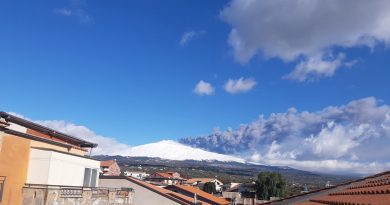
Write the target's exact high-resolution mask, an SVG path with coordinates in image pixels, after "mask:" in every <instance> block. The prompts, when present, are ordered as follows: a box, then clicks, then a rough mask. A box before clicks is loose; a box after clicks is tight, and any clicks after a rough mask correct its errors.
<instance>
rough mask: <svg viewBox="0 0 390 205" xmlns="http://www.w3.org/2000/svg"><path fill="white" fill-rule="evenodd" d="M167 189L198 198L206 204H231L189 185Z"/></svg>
mask: <svg viewBox="0 0 390 205" xmlns="http://www.w3.org/2000/svg"><path fill="white" fill-rule="evenodd" d="M166 189H168V190H170V191H173V192H176V193H179V194H182V195H185V196H187V197H194V196H196V198H197V199H199V200H201V201H204V202H206V203H209V204H212V205H228V204H230V202H229V201H227V200H225V199H224V198H220V197H216V196H214V195H212V194H209V193H207V192H204V191H202V190H200V189H198V188H196V187H193V186H189V185H170V186H167V187H166Z"/></svg>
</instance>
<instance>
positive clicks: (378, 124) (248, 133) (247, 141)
mask: <svg viewBox="0 0 390 205" xmlns="http://www.w3.org/2000/svg"><path fill="white" fill-rule="evenodd" d="M389 122H390V106H389V105H387V104H381V103H380V101H378V100H377V99H375V98H373V97H369V98H363V99H359V100H355V101H351V102H349V103H348V104H346V105H341V106H330V107H326V108H324V109H322V110H319V111H316V112H307V111H303V112H298V111H297V110H296V109H294V108H290V109H288V111H287V112H285V113H272V114H271V115H270V116H269V117H268V118H266V117H264V116H260V117H259V119H257V120H255V121H253V122H251V123H249V124H242V125H240V126H239V127H238V128H237V129H236V130H233V129H227V130H226V131H220V130H215V131H213V133H211V134H209V135H206V136H200V137H188V138H184V139H181V140H180V142H182V143H185V144H189V145H191V146H194V147H200V148H203V149H207V150H210V151H214V152H218V153H224V154H235V155H238V156H243V157H246V158H247V159H248V160H252V161H255V162H258V163H262V164H271V165H284V166H291V167H295V168H300V169H306V170H311V171H320V172H321V171H328V172H334V173H359V174H369V173H375V172H379V171H385V170H389V169H390V161H389V159H388V156H389V155H390V149H388V148H387V146H388V145H389V144H390V130H389V127H390V123H389Z"/></svg>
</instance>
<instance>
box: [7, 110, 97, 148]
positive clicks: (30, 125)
mask: <svg viewBox="0 0 390 205" xmlns="http://www.w3.org/2000/svg"><path fill="white" fill-rule="evenodd" d="M0 117H3V118H4V119H5V120H6V121H7V122H13V123H16V124H19V125H22V126H24V127H27V128H30V129H33V130H37V131H40V132H43V133H44V134H48V135H52V136H54V137H58V138H60V139H62V140H64V141H71V142H74V143H77V144H80V147H90V148H95V147H97V146H98V144H96V143H92V142H88V141H86V140H83V139H80V138H77V137H73V136H70V135H67V134H64V133H62V132H59V131H56V130H53V129H50V128H48V127H45V126H42V125H40V124H37V123H34V122H31V121H29V120H25V119H23V118H20V117H16V116H14V115H11V114H9V113H6V112H3V111H0Z"/></svg>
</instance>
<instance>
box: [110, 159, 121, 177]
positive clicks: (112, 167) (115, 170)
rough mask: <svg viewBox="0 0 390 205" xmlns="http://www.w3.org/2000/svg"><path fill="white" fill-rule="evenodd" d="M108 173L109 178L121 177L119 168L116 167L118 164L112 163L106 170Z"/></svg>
mask: <svg viewBox="0 0 390 205" xmlns="http://www.w3.org/2000/svg"><path fill="white" fill-rule="evenodd" d="M108 169H109V171H108V175H109V176H119V175H121V168H120V167H119V166H118V163H116V162H115V163H113V164H112V165H110V167H109V168H108Z"/></svg>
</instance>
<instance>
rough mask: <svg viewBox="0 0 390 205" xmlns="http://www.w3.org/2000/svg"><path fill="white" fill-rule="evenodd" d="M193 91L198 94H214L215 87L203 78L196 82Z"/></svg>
mask: <svg viewBox="0 0 390 205" xmlns="http://www.w3.org/2000/svg"><path fill="white" fill-rule="evenodd" d="M193 91H194V93H196V94H197V95H213V94H214V92H215V89H214V87H213V86H212V85H211V83H208V82H205V81H203V80H201V81H199V82H198V83H197V84H196V86H195V88H194V90H193Z"/></svg>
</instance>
